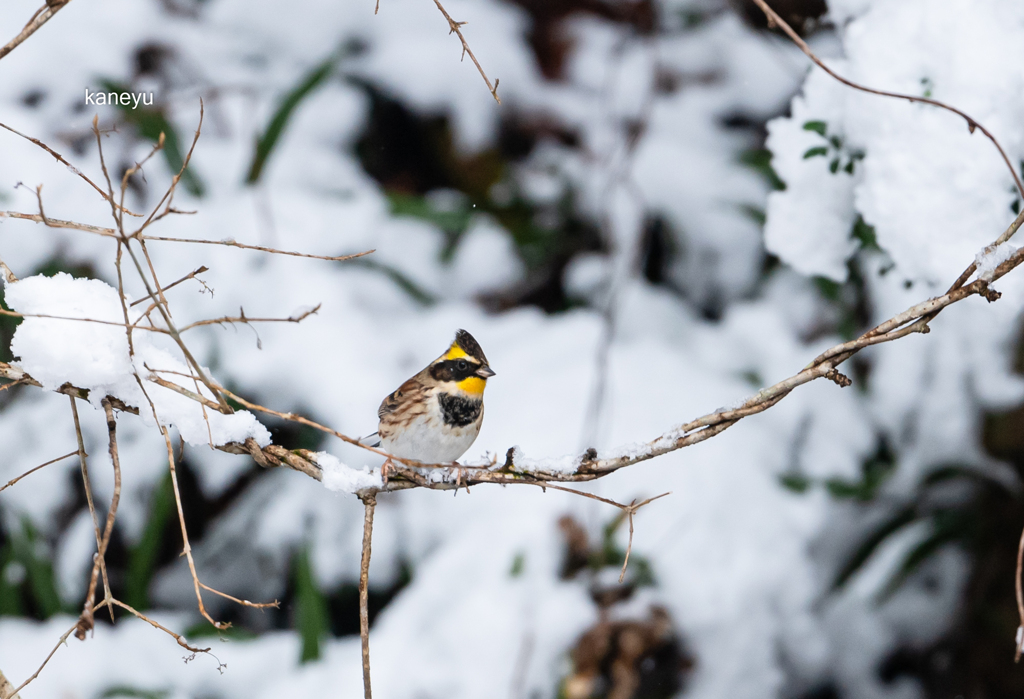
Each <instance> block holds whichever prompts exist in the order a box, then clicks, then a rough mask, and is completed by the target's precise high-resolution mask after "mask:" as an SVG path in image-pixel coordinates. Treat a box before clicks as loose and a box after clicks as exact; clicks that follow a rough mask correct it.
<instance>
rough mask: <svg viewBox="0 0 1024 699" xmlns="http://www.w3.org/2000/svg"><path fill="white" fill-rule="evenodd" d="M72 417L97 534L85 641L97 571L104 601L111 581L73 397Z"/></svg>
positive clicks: (81, 632) (81, 626)
mask: <svg viewBox="0 0 1024 699" xmlns="http://www.w3.org/2000/svg"><path fill="white" fill-rule="evenodd" d="M70 400H71V415H72V416H73V418H74V421H75V436H76V437H77V439H78V463H79V466H80V467H81V469H82V483H83V485H84V486H85V501H86V503H87V504H88V505H89V514H90V515H91V516H92V526H93V530H94V531H95V534H96V551H97V553H96V555H95V557H94V558H93V570H92V580H93V584H90V585H89V594H88V595H87V596H86V598H85V608H84V609H83V610H82V617H81V619H80V620H79V623H78V631H77V632H76V636H78V638H79V639H80V640H81V639H84V638H85V632H86V631H87V630H89V629H92V614H93V606H92V605H93V599H94V598H93V596H94V595H95V592H96V588H95V584H94V583H95V580H96V571H97V570H99V573H100V575H101V576H102V577H103V592H104V599H110V598H111V597H112V595H111V594H110V580H109V578H107V564H106V561H105V560H104V559H103V537H102V535H101V534H100V522H99V518H98V517H97V516H96V505H95V503H93V498H92V484H91V483H90V482H89V464H88V462H87V457H88V454H86V453H85V441H84V440H83V439H82V425H81V423H80V422H79V420H78V405H76V403H75V400H76V399H75V397H74V396H71V397H70ZM110 618H111V621H113V618H114V617H113V611H111V617H110Z"/></svg>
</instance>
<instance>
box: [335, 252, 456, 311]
mask: <svg viewBox="0 0 1024 699" xmlns="http://www.w3.org/2000/svg"><path fill="white" fill-rule="evenodd" d="M345 264H346V265H348V266H349V267H353V266H354V267H365V268H366V269H372V270H374V271H376V272H381V273H383V274H384V275H385V276H386V277H388V278H389V279H391V281H393V282H394V283H395V284H397V285H398V287H399V288H400V289H401V290H402V291H404V292H405V293H407V294H409V296H411V297H412V298H413V299H414V300H416V301H417V302H419V303H420V304H421V305H423V306H432V305H434V304H435V303H437V299H436V298H434V295H433V294H431V293H430V292H429V291H427V290H426V289H424V288H422V287H421V286H420V285H419V284H417V283H416V282H414V281H413V280H412V279H410V278H409V277H407V276H406V275H405V274H404V273H403V272H400V271H399V270H398V269H396V268H394V267H392V266H391V265H386V264H384V263H382V262H378V261H377V260H374V259H372V258H370V257H357V258H356V259H354V260H349V261H348V262H346V263H345Z"/></svg>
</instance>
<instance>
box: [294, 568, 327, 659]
mask: <svg viewBox="0 0 1024 699" xmlns="http://www.w3.org/2000/svg"><path fill="white" fill-rule="evenodd" d="M328 623H329V619H328V611H327V600H326V598H325V597H324V594H323V593H322V592H321V591H320V588H319V587H317V585H316V577H315V576H314V575H313V564H312V562H311V561H310V559H309V550H308V549H306V548H303V549H302V550H301V551H299V552H298V554H297V555H296V556H295V628H296V630H297V631H298V632H299V638H301V639H302V653H301V655H300V657H299V662H302V663H307V662H309V661H311V660H317V659H318V658H319V657H320V641H321V640H322V639H323V638H324V637H325V636H327V633H328V631H329V627H328Z"/></svg>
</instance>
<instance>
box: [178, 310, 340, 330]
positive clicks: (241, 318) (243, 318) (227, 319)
mask: <svg viewBox="0 0 1024 699" xmlns="http://www.w3.org/2000/svg"><path fill="white" fill-rule="evenodd" d="M320 306H321V304H319V303H318V304H317V305H316V306H314V307H313V308H310V309H307V310H305V311H303V312H302V313H299V314H298V315H294V316H288V317H287V318H250V317H248V316H247V315H245V309H244V308H239V309H238V312H239V313H240V314H241V315H237V316H223V317H221V318H211V319H209V320H197V321H196V322H195V323H189V324H188V325H186V326H185V327H183V328H181V330H179V331H178V332H182V333H183V332H185V331H186V330H191V329H192V328H198V327H199V326H201V325H223V324H225V323H301V322H302V321H304V320H305V319H306V318H308V317H310V316H311V315H313V314H315V313H316V312H317V311H319V310H320Z"/></svg>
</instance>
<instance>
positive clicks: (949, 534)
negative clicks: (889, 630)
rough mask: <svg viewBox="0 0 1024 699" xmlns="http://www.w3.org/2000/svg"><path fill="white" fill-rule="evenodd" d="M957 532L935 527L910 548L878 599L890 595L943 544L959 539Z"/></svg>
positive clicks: (886, 597)
mask: <svg viewBox="0 0 1024 699" xmlns="http://www.w3.org/2000/svg"><path fill="white" fill-rule="evenodd" d="M959 538H960V536H959V535H958V532H957V531H955V530H953V529H949V528H947V527H936V528H935V530H934V531H933V532H932V534H931V535H929V536H928V537H926V538H925V539H924V540H923V541H921V542H920V543H918V544H917V546H915V547H914V548H912V549H911V550H910V551H909V552H908V553H907V555H906V556H905V557H904V558H903V562H902V563H901V564H900V567H899V568H898V569H897V570H896V572H895V573H894V574H893V576H892V577H891V578H890V579H889V582H888V583H886V585H885V587H884V588H882V590H881V591H880V592H879V594H878V601H879V602H884V601H886V600H887V599H889V598H890V597H892V596H893V595H894V594H895V593H896V591H897V590H899V589H900V587H902V586H903V583H905V582H906V581H907V579H908V578H909V577H910V576H911V575H913V574H914V573H915V572H916V571H917V569H918V568H920V567H921V564H922V563H924V562H925V561H926V560H928V559H929V558H931V557H932V556H933V555H935V554H936V553H937V552H938V551H939V550H940V549H941V548H942V547H943V546H945V545H946V544H949V543H951V542H953V541H956V540H957V539H959Z"/></svg>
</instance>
